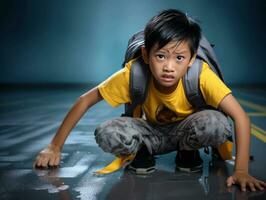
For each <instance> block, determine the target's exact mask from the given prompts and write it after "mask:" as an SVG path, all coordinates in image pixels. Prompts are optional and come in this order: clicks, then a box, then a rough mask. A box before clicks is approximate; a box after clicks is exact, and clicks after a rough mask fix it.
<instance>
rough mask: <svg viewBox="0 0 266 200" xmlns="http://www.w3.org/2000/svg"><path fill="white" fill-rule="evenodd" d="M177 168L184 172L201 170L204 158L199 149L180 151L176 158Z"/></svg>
mask: <svg viewBox="0 0 266 200" xmlns="http://www.w3.org/2000/svg"><path fill="white" fill-rule="evenodd" d="M175 163H176V169H178V170H180V171H184V172H199V171H201V170H202V160H201V158H200V155H199V151H198V150H192V151H185V150H182V151H178V152H177V155H176V158H175Z"/></svg>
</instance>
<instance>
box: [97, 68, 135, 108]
mask: <svg viewBox="0 0 266 200" xmlns="http://www.w3.org/2000/svg"><path fill="white" fill-rule="evenodd" d="M129 64H130V63H129ZM129 64H127V66H125V67H124V68H122V69H121V70H119V71H117V72H116V73H114V74H113V75H111V76H110V77H109V78H107V79H106V80H105V81H103V82H102V83H100V84H99V85H98V89H99V92H100V94H101V95H102V97H103V99H104V100H105V101H106V102H107V103H108V104H110V105H111V106H113V107H116V106H119V105H120V104H124V103H128V102H130V97H129V73H130V66H128V65H129Z"/></svg>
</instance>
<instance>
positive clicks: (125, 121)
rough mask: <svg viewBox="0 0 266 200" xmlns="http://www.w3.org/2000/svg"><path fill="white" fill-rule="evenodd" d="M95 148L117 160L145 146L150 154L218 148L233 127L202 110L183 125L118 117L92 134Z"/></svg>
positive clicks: (217, 116) (223, 118)
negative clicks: (114, 156) (113, 156)
mask: <svg viewBox="0 0 266 200" xmlns="http://www.w3.org/2000/svg"><path fill="white" fill-rule="evenodd" d="M94 134H95V138H96V142H97V143H98V145H99V146H100V147H101V148H102V149H103V150H104V151H105V152H109V153H112V154H114V155H116V156H119V155H128V154H131V153H136V152H137V151H138V150H139V148H140V147H141V145H142V144H146V146H147V148H148V150H149V152H150V153H152V154H154V155H156V154H164V153H168V152H171V151H176V150H195V149H199V148H201V147H207V146H212V147H218V146H219V145H220V144H222V143H224V142H225V141H226V139H227V137H228V136H231V134H232V127H231V125H230V123H229V121H228V118H226V117H225V116H224V115H223V114H222V113H220V112H218V111H215V110H203V111H200V112H196V113H193V114H191V115H189V116H188V117H187V118H185V119H184V120H182V121H179V122H175V123H172V124H167V125H158V124H157V125H156V124H151V123H149V122H147V121H146V120H144V119H140V118H131V117H118V118H115V119H112V120H109V121H106V122H104V123H102V124H100V125H99V126H98V127H97V128H96V130H95V133H94Z"/></svg>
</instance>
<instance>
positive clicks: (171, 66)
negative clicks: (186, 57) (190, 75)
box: [163, 62, 174, 72]
mask: <svg viewBox="0 0 266 200" xmlns="http://www.w3.org/2000/svg"><path fill="white" fill-rule="evenodd" d="M163 71H164V72H173V71H174V64H173V63H172V62H167V63H165V65H164V66H163Z"/></svg>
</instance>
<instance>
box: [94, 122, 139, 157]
mask: <svg viewBox="0 0 266 200" xmlns="http://www.w3.org/2000/svg"><path fill="white" fill-rule="evenodd" d="M94 135H95V140H96V142H97V143H98V145H99V146H100V147H101V148H102V149H103V150H104V151H105V152H109V153H113V154H115V155H128V154H131V153H136V152H137V150H138V148H139V145H140V143H141V142H142V138H141V136H140V134H137V133H136V132H134V130H129V126H128V125H127V123H126V122H125V120H124V119H123V118H116V119H113V120H109V121H106V122H104V123H102V124H100V125H99V126H98V127H97V128H96V129H95V132H94Z"/></svg>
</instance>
